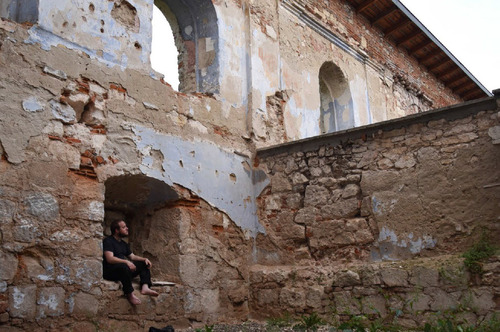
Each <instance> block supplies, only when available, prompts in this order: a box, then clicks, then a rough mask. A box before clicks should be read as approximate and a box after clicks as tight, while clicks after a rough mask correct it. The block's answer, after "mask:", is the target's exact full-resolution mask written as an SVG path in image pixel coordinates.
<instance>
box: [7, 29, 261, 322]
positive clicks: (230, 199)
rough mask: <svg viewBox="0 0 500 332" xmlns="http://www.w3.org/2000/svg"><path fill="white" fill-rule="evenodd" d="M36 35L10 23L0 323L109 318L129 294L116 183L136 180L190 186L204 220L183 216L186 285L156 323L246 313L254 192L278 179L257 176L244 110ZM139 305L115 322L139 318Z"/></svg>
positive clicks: (168, 302)
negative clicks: (112, 269) (110, 278)
mask: <svg viewBox="0 0 500 332" xmlns="http://www.w3.org/2000/svg"><path fill="white" fill-rule="evenodd" d="M33 29H39V28H36V26H35V27H34V28H31V27H29V26H24V25H19V24H16V23H12V22H8V21H3V20H2V21H1V22H0V35H1V39H0V59H1V60H0V63H1V70H0V72H1V73H0V87H1V88H0V105H1V108H2V110H3V111H2V118H1V119H0V124H1V126H0V128H1V130H0V142H1V145H0V146H1V150H0V152H1V154H2V159H1V161H0V165H1V168H2V169H1V172H0V174H1V181H0V182H1V183H2V186H1V190H0V193H1V198H0V215H1V216H2V219H1V220H2V221H1V233H0V234H1V237H0V239H1V245H2V250H1V254H0V255H1V266H2V269H1V274H0V279H1V281H0V286H1V292H0V303H1V305H0V307H1V312H0V323H1V324H7V326H17V327H20V328H32V327H34V326H35V327H39V328H45V327H47V326H49V325H50V324H54V322H55V320H57V325H58V326H63V325H67V326H71V328H73V327H75V328H76V326H78V324H83V325H84V326H85V322H81V323H78V320H80V319H82V320H84V321H85V320H88V317H100V315H102V314H104V315H107V313H108V312H107V311H106V310H107V309H108V308H109V307H110V306H109V305H108V304H107V303H108V302H107V301H109V302H110V303H114V300H116V298H117V297H119V296H120V291H118V290H117V289H116V288H115V286H114V285H113V284H111V285H109V284H106V283H104V284H103V283H102V272H101V257H102V248H101V245H100V243H101V239H102V236H103V233H104V229H103V223H102V222H103V219H104V216H105V209H104V200H105V198H104V194H105V191H106V188H105V185H104V183H105V181H106V180H107V179H110V178H113V177H118V176H121V175H133V174H145V175H149V176H150V177H156V178H157V179H159V180H161V181H164V182H166V183H168V184H172V185H174V184H175V185H177V186H179V185H180V186H186V188H188V189H187V190H188V191H192V192H193V193H194V195H195V196H196V197H198V199H199V201H200V203H199V204H201V205H202V208H201V210H202V211H205V212H202V213H201V214H200V213H198V214H194V215H195V216H197V217H196V218H195V217H192V213H191V212H190V211H189V210H190V209H189V207H186V208H184V207H182V206H181V207H180V209H181V210H182V209H184V210H185V211H184V213H183V215H184V216H185V218H184V219H183V220H184V224H180V225H179V227H180V228H181V230H183V232H184V235H183V237H182V239H183V240H184V242H183V248H182V252H183V254H184V255H185V259H181V260H180V267H179V269H180V270H181V271H180V272H179V274H178V275H179V276H180V281H181V283H183V284H185V285H186V287H185V288H181V289H176V290H174V291H172V292H173V293H175V294H177V295H176V297H173V298H172V299H168V300H167V299H166V295H165V296H163V297H162V299H161V301H159V302H158V303H157V302H150V303H149V305H152V306H155V308H156V309H155V310H153V311H152V312H154V313H155V314H154V315H156V314H157V315H158V317H156V316H154V315H153V316H154V317H153V316H148V317H150V318H149V319H151V320H158V319H160V320H163V322H165V323H166V322H167V321H168V320H169V319H170V318H172V316H169V317H167V316H165V315H164V311H162V310H166V309H165V308H167V307H173V306H175V305H176V304H177V303H176V302H180V303H182V308H183V309H182V310H179V311H178V312H177V313H176V316H175V317H174V319H181V320H182V322H181V323H182V324H184V325H186V324H189V321H188V319H192V320H194V321H197V320H199V321H204V322H205V321H209V320H215V319H216V318H217V317H221V316H222V313H223V312H224V313H226V314H227V313H228V308H229V307H234V311H233V313H232V314H229V316H228V317H233V318H234V317H246V316H247V309H246V308H247V306H246V298H247V295H246V293H245V292H246V288H242V287H241V286H242V285H243V284H244V282H245V280H247V276H246V275H247V273H246V272H245V271H244V269H243V270H238V269H239V268H240V267H245V266H247V264H246V263H245V262H241V261H239V260H245V259H246V258H247V257H249V251H250V250H249V249H248V248H247V246H248V244H249V243H250V242H248V241H247V239H248V238H249V237H251V236H252V235H255V232H258V231H259V228H258V226H257V224H256V223H257V219H256V214H255V211H256V206H255V199H254V196H255V195H256V194H258V193H255V192H254V190H255V189H257V188H258V187H259V184H258V183H259V182H262V184H264V185H265V183H266V180H265V178H260V179H259V174H258V173H255V172H253V170H252V167H251V159H250V157H251V155H252V150H251V146H249V145H248V142H247V140H245V139H243V138H242V136H245V135H246V132H247V131H246V126H245V113H244V111H242V109H241V108H237V107H234V106H233V105H232V104H229V103H227V102H224V101H220V100H218V99H216V98H213V97H208V96H204V95H201V94H191V95H185V94H182V93H176V92H175V91H173V90H172V88H171V87H170V86H169V85H167V84H164V83H162V82H161V81H159V80H156V79H154V78H152V77H150V75H149V73H148V72H147V71H142V70H134V69H124V68H122V67H120V66H108V65H107V64H108V63H106V64H105V63H103V61H97V60H96V59H95V58H92V57H89V56H88V53H86V52H80V51H78V50H77V51H75V49H77V48H70V47H67V46H68V45H69V44H68V42H67V41H63V40H60V39H57V41H58V42H57V43H55V44H50V45H51V46H50V47H45V46H47V45H48V44H47V42H52V41H54V40H55V39H53V35H50V34H49V33H48V32H47V34H46V35H38V37H39V38H40V39H39V42H34V41H33ZM44 36H45V37H44ZM45 38H47V39H45ZM196 174H199V175H196ZM195 179H196V181H194V180H195ZM181 182H182V184H181ZM213 184H217V186H214V185H213ZM191 186H192V188H189V187H191ZM212 194H215V196H213V197H212V198H209V196H211V195H212ZM237 197H238V198H237ZM224 206H225V207H224ZM196 209H197V208H196V207H194V210H196ZM224 210H226V211H224ZM235 220H240V221H241V223H240V222H239V221H235ZM237 223H239V225H237ZM202 224H203V225H204V226H202ZM195 229H199V232H197V233H192V231H193V230H195ZM226 230H229V231H228V232H227V233H226ZM245 232H246V233H245ZM219 239H220V240H219ZM220 241H222V242H226V241H227V242H226V243H225V244H223V245H222V242H220ZM207 243H209V244H210V245H209V246H208V247H205V245H206V244H207ZM224 248H226V249H227V248H233V249H232V250H233V251H231V250H227V251H226V249H224ZM149 249H150V248H149ZM220 249H221V250H223V251H225V253H222V251H221V252H219V250H220ZM144 250H146V251H147V250H148V249H144ZM235 253H238V254H237V255H236V256H234V255H235ZM231 255H233V256H234V257H232V258H231ZM198 268H199V269H201V270H204V271H208V270H210V271H211V272H210V274H209V275H207V274H204V273H201V274H197V272H196V269H198ZM193 269H195V270H193ZM223 276H224V278H223ZM112 290H117V291H116V292H111V293H108V292H109V291H112ZM164 291H165V292H168V291H167V290H165V289H164ZM108 295H109V296H110V297H107V296H108ZM118 302H119V303H121V304H126V303H123V302H120V301H118ZM126 305H127V306H126V307H123V308H122V307H120V308H121V309H122V310H121V311H119V310H117V311H116V312H114V313H111V314H110V315H111V316H112V317H111V320H112V319H113V318H116V319H117V320H119V319H121V318H122V317H124V316H127V315H136V312H134V310H132V309H131V308H130V307H128V304H126ZM206 307H210V308H211V310H209V311H205V310H204V308H206ZM112 308H114V309H118V307H117V306H113V307H112ZM103 310H104V311H103ZM123 310H124V311H123ZM127 317H128V316H127ZM141 317H142V318H141V320H142V319H143V318H144V316H141ZM155 317H156V318H155ZM186 317H187V318H186ZM95 319H96V320H98V319H99V318H95ZM75 324H76V325H75ZM143 324H144V323H143ZM141 327H144V326H141ZM138 328H140V327H139V326H138Z"/></svg>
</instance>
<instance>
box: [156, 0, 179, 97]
mask: <svg viewBox="0 0 500 332" xmlns="http://www.w3.org/2000/svg"><path fill="white" fill-rule="evenodd" d="M165 7H166V6H165ZM164 12H165V13H167V14H163V12H162V11H161V10H160V9H159V8H158V7H157V6H156V5H155V6H154V9H153V42H152V45H151V67H152V68H153V69H154V70H156V71H157V72H159V73H161V74H163V75H164V80H165V81H166V82H167V83H169V84H170V85H171V86H172V88H174V89H175V90H177V91H178V90H179V68H178V62H177V61H178V57H179V52H178V50H177V48H178V46H177V45H176V43H175V41H174V33H173V31H172V27H171V26H170V23H169V21H168V20H167V17H166V16H167V15H168V16H169V17H170V21H174V20H175V17H174V16H173V14H172V13H171V12H170V10H169V9H168V7H166V8H164ZM174 27H175V28H176V30H179V27H178V25H176V24H174ZM176 33H177V34H179V32H178V31H176ZM177 39H178V38H177Z"/></svg>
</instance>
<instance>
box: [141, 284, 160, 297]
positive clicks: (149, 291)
mask: <svg viewBox="0 0 500 332" xmlns="http://www.w3.org/2000/svg"><path fill="white" fill-rule="evenodd" d="M141 294H142V295H150V296H158V292H156V291H154V290H152V289H151V288H149V287H148V285H144V286H143V287H142V289H141Z"/></svg>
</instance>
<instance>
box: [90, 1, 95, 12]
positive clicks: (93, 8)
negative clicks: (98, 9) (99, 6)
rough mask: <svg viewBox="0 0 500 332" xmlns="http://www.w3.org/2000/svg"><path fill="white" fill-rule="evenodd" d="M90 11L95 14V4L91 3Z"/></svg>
mask: <svg viewBox="0 0 500 332" xmlns="http://www.w3.org/2000/svg"><path fill="white" fill-rule="evenodd" d="M89 10H90V11H91V12H94V10H95V6H94V4H93V3H90V5H89Z"/></svg>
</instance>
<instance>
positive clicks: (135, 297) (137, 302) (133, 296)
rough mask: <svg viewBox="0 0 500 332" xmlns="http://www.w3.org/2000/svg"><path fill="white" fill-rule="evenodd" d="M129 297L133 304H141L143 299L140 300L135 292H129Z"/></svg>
mask: <svg viewBox="0 0 500 332" xmlns="http://www.w3.org/2000/svg"><path fill="white" fill-rule="evenodd" d="M127 299H128V301H129V302H130V303H131V304H133V305H138V304H141V300H139V298H138V297H137V296H135V295H134V293H130V294H128V295H127Z"/></svg>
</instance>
